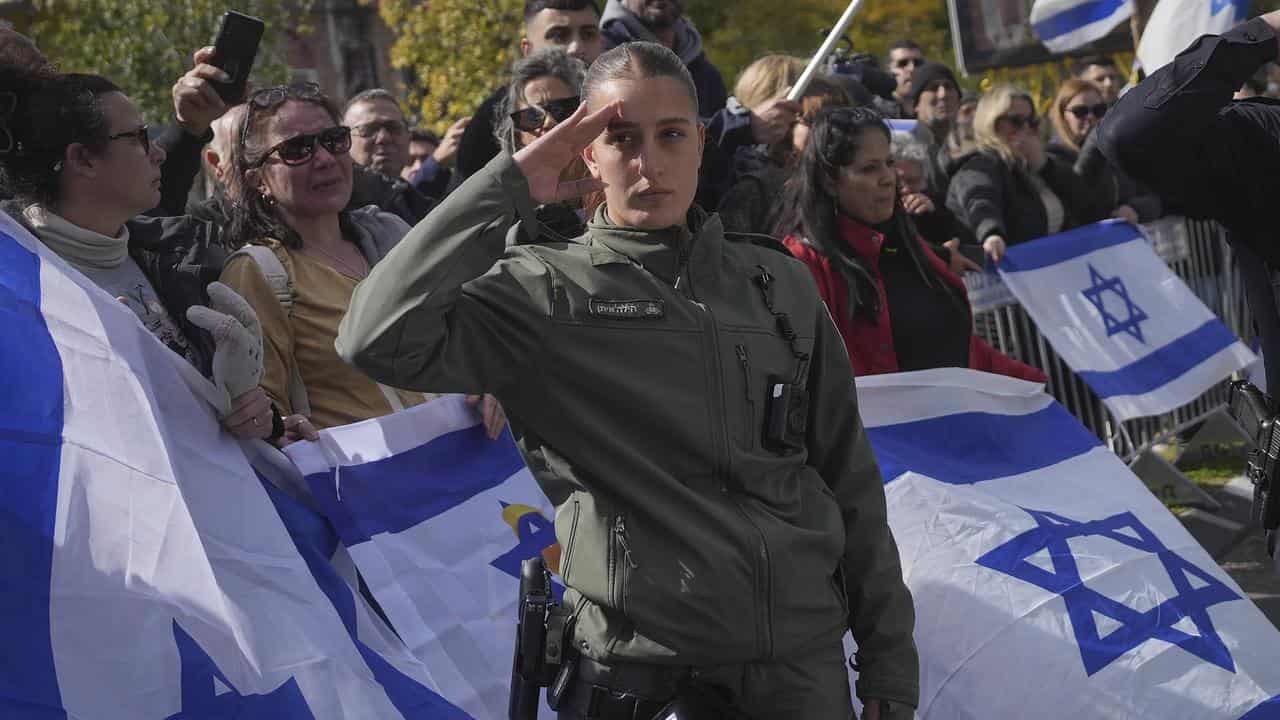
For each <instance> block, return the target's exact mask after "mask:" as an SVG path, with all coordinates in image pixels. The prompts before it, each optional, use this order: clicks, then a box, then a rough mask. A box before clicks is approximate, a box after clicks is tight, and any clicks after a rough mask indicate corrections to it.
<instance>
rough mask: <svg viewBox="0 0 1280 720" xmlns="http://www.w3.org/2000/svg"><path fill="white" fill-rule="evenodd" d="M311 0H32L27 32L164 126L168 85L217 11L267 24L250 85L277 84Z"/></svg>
mask: <svg viewBox="0 0 1280 720" xmlns="http://www.w3.org/2000/svg"><path fill="white" fill-rule="evenodd" d="M312 1H313V0H293V1H292V2H287V3H286V2H280V0H239V1H237V2H227V1H226V0H182V1H181V2H155V1H154V0H35V2H34V3H33V5H34V9H35V16H34V18H33V19H32V23H31V28H30V31H31V35H32V37H34V38H35V39H36V41H37V42H38V43H39V45H40V49H41V50H43V51H44V52H45V54H46V55H48V56H49V58H50V59H51V60H53V61H54V62H55V63H56V64H57V65H58V68H59V69H61V70H62V71H64V72H86V73H96V74H98V75H103V76H105V77H107V78H110V79H111V81H112V82H114V83H116V84H117V85H119V86H120V87H121V88H123V89H124V91H125V92H126V93H127V94H128V95H129V97H130V98H132V99H133V101H134V103H136V104H137V105H138V107H139V109H140V110H141V111H142V116H143V117H144V118H146V119H147V121H148V122H151V123H164V122H169V121H170V119H171V116H172V114H173V99H172V96H171V90H172V88H173V83H174V82H175V81H177V79H178V78H179V77H180V76H181V75H182V74H183V73H185V72H186V71H187V69H189V68H190V67H191V53H193V52H195V51H196V50H198V49H199V48H201V47H203V46H205V45H210V44H212V43H213V36H214V34H215V33H216V32H217V29H218V23H219V21H220V20H221V18H222V14H223V13H225V12H226V11H227V10H238V11H240V12H243V13H245V14H247V15H252V16H254V17H258V18H261V19H262V20H263V21H264V22H266V24H267V28H266V33H265V34H264V35H263V38H262V44H261V46H260V47H259V49H258V58H257V61H256V62H255V63H254V74H253V80H254V81H255V82H256V83H258V84H259V85H263V84H274V83H278V82H283V81H284V79H285V77H286V74H287V68H286V65H285V59H284V46H285V41H286V38H287V37H288V33H291V32H293V33H296V32H299V31H300V29H299V26H298V21H297V18H298V17H299V16H302V17H305V16H306V13H307V12H309V10H310V7H311V4H312Z"/></svg>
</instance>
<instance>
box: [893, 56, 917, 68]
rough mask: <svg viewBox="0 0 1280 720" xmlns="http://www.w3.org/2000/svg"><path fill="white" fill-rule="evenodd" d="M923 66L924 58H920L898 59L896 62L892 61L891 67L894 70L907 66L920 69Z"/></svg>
mask: <svg viewBox="0 0 1280 720" xmlns="http://www.w3.org/2000/svg"><path fill="white" fill-rule="evenodd" d="M923 64H924V58H922V57H908V58H898V59H897V60H894V61H893V66H894V67H896V68H904V67H906V66H908V65H910V66H912V67H920V66H921V65H923Z"/></svg>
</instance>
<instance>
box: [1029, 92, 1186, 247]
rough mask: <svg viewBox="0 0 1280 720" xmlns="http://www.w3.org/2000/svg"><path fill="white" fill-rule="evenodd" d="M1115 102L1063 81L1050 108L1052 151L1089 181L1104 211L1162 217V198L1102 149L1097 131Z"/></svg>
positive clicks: (1129, 217)
mask: <svg viewBox="0 0 1280 720" xmlns="http://www.w3.org/2000/svg"><path fill="white" fill-rule="evenodd" d="M1109 107H1110V106H1109V105H1107V103H1106V101H1104V100H1103V95H1102V91H1101V89H1099V88H1098V87H1097V86H1096V85H1094V84H1093V83H1090V82H1086V81H1084V80H1080V79H1078V78H1071V79H1069V80H1067V81H1066V82H1064V83H1062V86H1061V87H1059V88H1058V94H1057V95H1056V96H1054V98H1053V105H1052V106H1051V107H1050V108H1049V121H1050V122H1051V123H1052V124H1053V130H1054V138H1053V139H1052V140H1050V141H1049V154H1050V155H1051V156H1053V157H1054V158H1056V159H1058V160H1061V161H1062V162H1063V163H1065V164H1067V165H1070V166H1071V167H1072V169H1074V170H1075V173H1076V175H1079V176H1080V177H1081V178H1083V179H1084V181H1085V183H1086V184H1087V185H1088V187H1089V189H1090V190H1092V191H1093V193H1094V195H1095V198H1096V200H1097V202H1098V203H1099V204H1100V205H1101V206H1102V209H1104V210H1106V211H1108V212H1109V214H1110V215H1111V217H1113V218H1119V219H1121V220H1125V221H1127V222H1131V223H1137V222H1146V221H1148V220H1154V219H1155V218H1157V217H1160V211H1161V205H1160V198H1159V197H1157V196H1156V195H1155V194H1154V193H1151V192H1149V191H1147V190H1146V189H1145V188H1142V187H1141V186H1139V185H1138V184H1137V183H1136V182H1135V181H1134V180H1133V179H1131V178H1130V177H1129V176H1128V175H1125V174H1124V173H1122V172H1119V171H1118V170H1116V169H1115V168H1113V167H1111V164H1110V163H1108V162H1107V160H1106V158H1104V157H1103V156H1102V152H1101V151H1100V150H1099V149H1098V143H1097V132H1095V131H1096V130H1097V127H1098V125H1099V124H1100V123H1101V122H1102V118H1103V117H1104V116H1105V115H1106V114H1107V109H1108V108H1109Z"/></svg>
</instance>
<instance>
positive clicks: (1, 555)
mask: <svg viewBox="0 0 1280 720" xmlns="http://www.w3.org/2000/svg"><path fill="white" fill-rule="evenodd" d="M0 376H3V377H4V383H3V384H0V407H3V408H4V410H5V412H4V414H3V419H0V458H2V459H3V468H4V469H3V471H2V474H3V477H4V480H5V483H4V484H5V491H4V492H3V493H0V578H3V581H0V637H3V638H4V642H3V643H0V668H3V671H0V717H4V718H15V719H17V720H24V719H27V718H41V719H43V718H94V719H95V720H99V719H101V720H114V719H117V718H118V719H119V720H150V719H155V720H163V719H165V718H169V719H171V720H177V719H192V720H194V719H197V718H199V719H203V718H231V717H235V718H245V719H246V720H256V719H258V718H261V719H263V720H266V719H267V718H272V719H276V718H288V719H297V718H315V719H317V720H319V719H321V718H331V719H334V720H339V719H342V718H399V717H408V718H428V717H430V718H438V717H439V718H444V717H461V716H462V714H461V712H460V711H458V710H457V709H456V708H454V707H452V706H451V705H450V704H449V703H447V702H445V701H444V700H443V699H441V698H440V696H439V695H438V694H437V693H435V692H433V691H432V689H431V688H432V686H433V683H432V681H431V678H430V675H429V673H428V672H427V671H426V669H425V667H424V666H423V665H422V664H421V663H420V662H418V661H417V660H415V659H414V658H413V657H412V655H410V654H409V653H408V651H407V649H405V648H404V646H403V644H401V643H399V641H398V640H397V639H396V638H395V636H394V634H392V633H390V632H389V631H388V630H387V629H386V628H385V626H383V625H381V624H380V623H379V621H378V620H377V619H376V618H375V617H374V616H372V614H371V613H369V612H368V610H367V609H366V608H365V607H364V605H363V604H362V603H361V601H360V599H359V596H358V595H356V594H355V593H353V592H352V591H351V589H350V587H349V586H348V585H347V584H346V583H344V582H343V581H342V579H341V578H340V577H339V575H338V574H337V572H336V571H335V569H334V566H332V565H330V564H329V563H327V562H326V560H327V558H325V557H322V556H321V554H319V553H318V552H317V551H316V548H315V547H314V546H312V545H310V544H309V543H308V542H305V541H304V538H306V537H307V536H309V535H310V536H312V537H314V536H315V534H314V533H310V532H309V531H308V528H307V527H306V526H305V525H304V524H294V525H291V526H288V527H287V526H286V525H285V524H284V522H283V521H282V515H284V516H287V517H290V518H292V519H293V520H294V521H295V522H297V523H306V522H308V521H309V522H311V523H313V525H312V527H311V529H315V528H316V527H319V528H321V530H322V529H323V525H322V524H319V525H315V523H316V521H317V520H318V518H317V516H315V515H314V514H313V513H310V511H308V510H307V509H306V508H305V507H304V506H302V505H300V504H298V503H296V502H294V501H292V500H291V499H290V498H289V497H288V496H287V495H285V494H284V493H281V492H279V491H277V490H276V489H275V488H274V486H267V485H264V484H263V482H262V481H261V480H260V479H259V478H258V476H257V475H256V474H255V472H254V470H253V469H252V468H251V467H250V465H249V463H248V461H247V460H246V459H245V455H244V453H243V452H242V450H241V448H240V446H239V445H237V444H236V443H234V442H233V441H232V440H231V439H230V438H229V437H228V436H227V435H226V434H225V433H224V432H222V431H221V429H220V427H219V425H218V421H217V418H216V415H215V413H214V411H213V409H212V406H211V402H210V401H212V399H213V398H216V394H215V393H216V391H215V389H214V387H213V386H212V385H211V384H209V383H208V382H207V381H205V380H204V378H202V377H200V376H199V374H198V373H196V372H195V371H194V370H192V369H191V368H190V367H189V366H188V365H187V364H186V362H185V361H184V360H183V359H182V358H179V357H178V356H177V355H175V354H174V353H172V352H171V351H170V350H168V349H167V348H165V347H164V346H163V345H161V343H160V342H159V341H157V340H156V339H155V338H154V337H153V336H152V335H151V334H150V333H149V332H148V331H147V330H146V329H145V328H144V327H143V326H142V324H141V323H140V322H139V321H138V319H137V317H136V316H134V314H133V313H132V312H131V311H130V310H129V309H128V308H126V307H125V306H124V305H121V304H120V303H118V302H116V301H115V300H114V299H112V298H111V297H110V296H108V295H107V294H106V293H104V292H103V291H101V290H100V289H98V288H97V287H96V286H94V285H93V284H92V283H91V282H90V281H88V280H87V279H86V278H84V277H83V276H82V275H80V274H79V273H78V272H77V271H75V270H73V269H71V268H70V267H68V266H67V265H65V264H64V263H63V262H62V261H61V260H60V259H59V258H58V257H56V256H55V255H53V254H52V253H51V252H49V251H48V250H47V249H46V248H45V247H44V246H43V245H42V244H40V243H39V242H38V241H36V240H35V239H34V238H33V237H31V236H30V234H28V233H27V232H26V231H25V230H24V229H23V228H21V227H20V226H18V225H17V224H16V223H14V222H13V220H12V219H10V218H9V217H8V216H7V215H5V214H3V213H0ZM193 390H194V391H193ZM206 399H208V400H206ZM214 402H215V403H216V401H214ZM224 402H225V401H224ZM273 501H278V502H279V509H277V506H276V505H275V504H273ZM333 550H334V548H333V546H332V545H331V546H330V547H329V548H327V550H325V551H324V552H332V551H333Z"/></svg>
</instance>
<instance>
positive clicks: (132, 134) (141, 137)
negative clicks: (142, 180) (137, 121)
mask: <svg viewBox="0 0 1280 720" xmlns="http://www.w3.org/2000/svg"><path fill="white" fill-rule="evenodd" d="M150 131H151V128H149V127H147V126H146V125H143V126H141V127H139V128H138V129H137V130H130V131H129V132H122V133H116V134H115V135H108V136H107V142H113V141H115V140H126V139H133V140H137V141H138V144H139V145H141V146H142V152H143V154H145V155H150V154H151V137H150V136H149V135H148V134H147V133H148V132H150Z"/></svg>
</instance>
